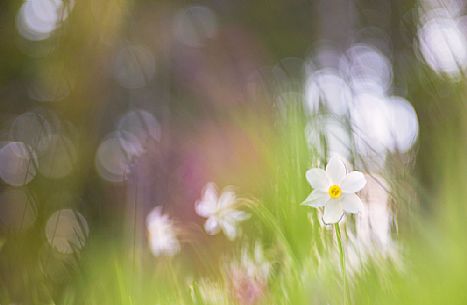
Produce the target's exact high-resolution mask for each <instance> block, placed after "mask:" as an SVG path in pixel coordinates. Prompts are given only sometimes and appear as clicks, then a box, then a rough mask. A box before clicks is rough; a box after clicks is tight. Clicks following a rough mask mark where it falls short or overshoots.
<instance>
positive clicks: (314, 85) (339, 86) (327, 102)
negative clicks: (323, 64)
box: [305, 69, 352, 115]
mask: <svg viewBox="0 0 467 305" xmlns="http://www.w3.org/2000/svg"><path fill="white" fill-rule="evenodd" d="M305 95H306V106H307V109H308V111H309V112H310V113H316V112H318V111H319V108H320V105H323V106H325V108H326V109H327V110H328V111H329V112H331V113H335V114H339V115H342V114H345V113H346V112H347V107H348V105H349V103H350V101H351V99H352V94H351V92H350V89H349V87H348V86H347V84H346V82H345V81H344V80H343V79H342V78H341V77H340V76H339V75H338V74H336V73H335V72H334V71H333V70H329V69H328V70H320V71H317V72H314V73H313V74H311V75H310V76H309V77H308V80H307V82H306V87H305Z"/></svg>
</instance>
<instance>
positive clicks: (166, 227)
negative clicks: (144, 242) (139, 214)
mask: <svg viewBox="0 0 467 305" xmlns="http://www.w3.org/2000/svg"><path fill="white" fill-rule="evenodd" d="M146 225H147V228H148V233H149V235H148V237H149V246H150V248H151V252H152V253H153V254H154V255H155V256H161V255H166V256H174V255H175V254H177V253H178V252H179V251H180V242H179V241H178V239H177V235H176V233H175V229H174V226H173V222H172V220H171V219H170V218H169V216H168V215H166V214H162V211H161V207H156V208H154V209H153V210H152V211H151V213H149V215H148V216H147V218H146Z"/></svg>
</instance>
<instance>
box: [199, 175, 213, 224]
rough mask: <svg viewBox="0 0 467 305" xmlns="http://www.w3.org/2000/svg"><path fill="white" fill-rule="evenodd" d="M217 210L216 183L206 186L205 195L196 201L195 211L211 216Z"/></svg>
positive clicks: (201, 214)
mask: <svg viewBox="0 0 467 305" xmlns="http://www.w3.org/2000/svg"><path fill="white" fill-rule="evenodd" d="M216 210H217V190H216V185H215V184H214V183H208V184H206V186H205V187H204V190H203V197H202V198H201V200H199V201H197V202H196V203H195V211H196V213H197V214H198V215H199V216H202V217H206V218H207V217H209V216H211V215H212V214H214V213H215V212H216Z"/></svg>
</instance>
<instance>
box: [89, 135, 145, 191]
mask: <svg viewBox="0 0 467 305" xmlns="http://www.w3.org/2000/svg"><path fill="white" fill-rule="evenodd" d="M143 152H144V148H143V147H142V145H141V143H140V141H139V140H138V138H136V136H134V135H132V134H131V133H128V132H115V133H113V134H111V135H110V136H108V137H107V138H106V139H105V140H103V141H102V142H101V144H100V145H99V148H98V149H97V152H96V159H95V164H96V169H97V171H98V173H99V175H100V176H101V178H102V179H104V180H107V181H109V182H122V181H125V180H126V179H127V176H128V173H129V172H130V167H131V162H132V160H133V159H134V158H135V157H137V156H139V155H140V154H141V153H143Z"/></svg>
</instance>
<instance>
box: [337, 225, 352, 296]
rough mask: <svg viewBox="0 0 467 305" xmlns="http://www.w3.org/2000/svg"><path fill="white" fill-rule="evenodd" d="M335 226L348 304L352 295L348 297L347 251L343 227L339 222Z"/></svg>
mask: <svg viewBox="0 0 467 305" xmlns="http://www.w3.org/2000/svg"><path fill="white" fill-rule="evenodd" d="M335 228H336V237H337V244H338V245H339V254H340V261H341V271H342V278H343V281H344V305H346V304H348V300H350V297H348V296H349V289H348V287H347V271H346V267H345V252H344V247H343V246H342V236H341V229H340V227H339V223H336V224H335Z"/></svg>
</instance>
